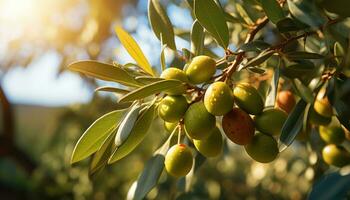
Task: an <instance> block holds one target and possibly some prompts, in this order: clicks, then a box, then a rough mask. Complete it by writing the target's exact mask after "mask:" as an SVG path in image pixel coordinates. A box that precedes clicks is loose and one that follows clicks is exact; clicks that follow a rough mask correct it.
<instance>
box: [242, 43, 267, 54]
mask: <svg viewBox="0 0 350 200" xmlns="http://www.w3.org/2000/svg"><path fill="white" fill-rule="evenodd" d="M270 46H271V45H269V44H268V43H266V42H264V41H262V40H254V41H251V42H249V43H246V44H243V45H242V46H241V47H240V48H239V50H242V51H245V52H249V51H255V52H261V51H263V50H265V49H267V48H269V47H270Z"/></svg>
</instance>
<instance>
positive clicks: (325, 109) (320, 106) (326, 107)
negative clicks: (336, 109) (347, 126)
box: [314, 89, 333, 117]
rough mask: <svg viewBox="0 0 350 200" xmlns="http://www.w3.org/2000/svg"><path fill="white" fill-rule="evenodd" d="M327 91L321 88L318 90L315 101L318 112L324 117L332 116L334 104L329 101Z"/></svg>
mask: <svg viewBox="0 0 350 200" xmlns="http://www.w3.org/2000/svg"><path fill="white" fill-rule="evenodd" d="M325 92H326V90H325V89H321V90H320V91H319V92H318V94H317V96H316V100H315V102H314V109H315V111H316V112H317V113H318V114H320V115H322V116H323V117H332V115H333V110H332V106H331V104H330V103H329V101H328V98H327V96H325Z"/></svg>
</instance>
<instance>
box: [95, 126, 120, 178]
mask: <svg viewBox="0 0 350 200" xmlns="http://www.w3.org/2000/svg"><path fill="white" fill-rule="evenodd" d="M114 138H115V131H114V132H113V133H112V134H110V135H109V136H108V137H107V138H106V139H105V141H104V142H103V144H102V146H101V148H100V149H98V151H97V152H96V153H95V154H94V155H93V156H92V160H91V162H90V167H89V175H90V176H92V175H94V174H95V173H96V172H97V171H99V170H100V169H102V168H103V167H105V166H106V165H107V162H108V158H109V157H110V156H111V154H112V147H113V143H114V142H113V141H114V140H113V139H114Z"/></svg>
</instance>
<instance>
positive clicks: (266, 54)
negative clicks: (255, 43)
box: [245, 50, 275, 67]
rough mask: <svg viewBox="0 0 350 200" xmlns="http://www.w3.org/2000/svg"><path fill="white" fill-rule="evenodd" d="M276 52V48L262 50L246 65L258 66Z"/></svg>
mask: <svg viewBox="0 0 350 200" xmlns="http://www.w3.org/2000/svg"><path fill="white" fill-rule="evenodd" d="M274 53H275V51H274V50H265V51H263V52H261V53H260V54H259V55H258V56H257V57H255V58H253V59H251V60H249V61H248V62H247V64H246V65H245V67H250V66H253V67H254V66H258V65H260V64H262V63H263V62H265V61H266V60H267V59H269V58H270V57H271V56H272V55H273V54H274Z"/></svg>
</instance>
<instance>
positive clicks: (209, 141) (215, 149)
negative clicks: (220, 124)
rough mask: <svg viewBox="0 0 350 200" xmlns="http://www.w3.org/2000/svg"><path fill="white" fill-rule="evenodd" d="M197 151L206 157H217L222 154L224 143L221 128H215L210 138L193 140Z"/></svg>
mask: <svg viewBox="0 0 350 200" xmlns="http://www.w3.org/2000/svg"><path fill="white" fill-rule="evenodd" d="M193 143H194V146H195V147H196V149H197V150H198V151H199V152H200V153H201V154H202V155H204V156H205V157H215V156H217V155H219V154H220V153H221V152H222V147H223V142H222V136H221V132H220V130H219V128H217V127H215V128H214V129H213V131H212V132H211V133H210V135H209V137H208V138H206V139H202V140H193Z"/></svg>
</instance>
